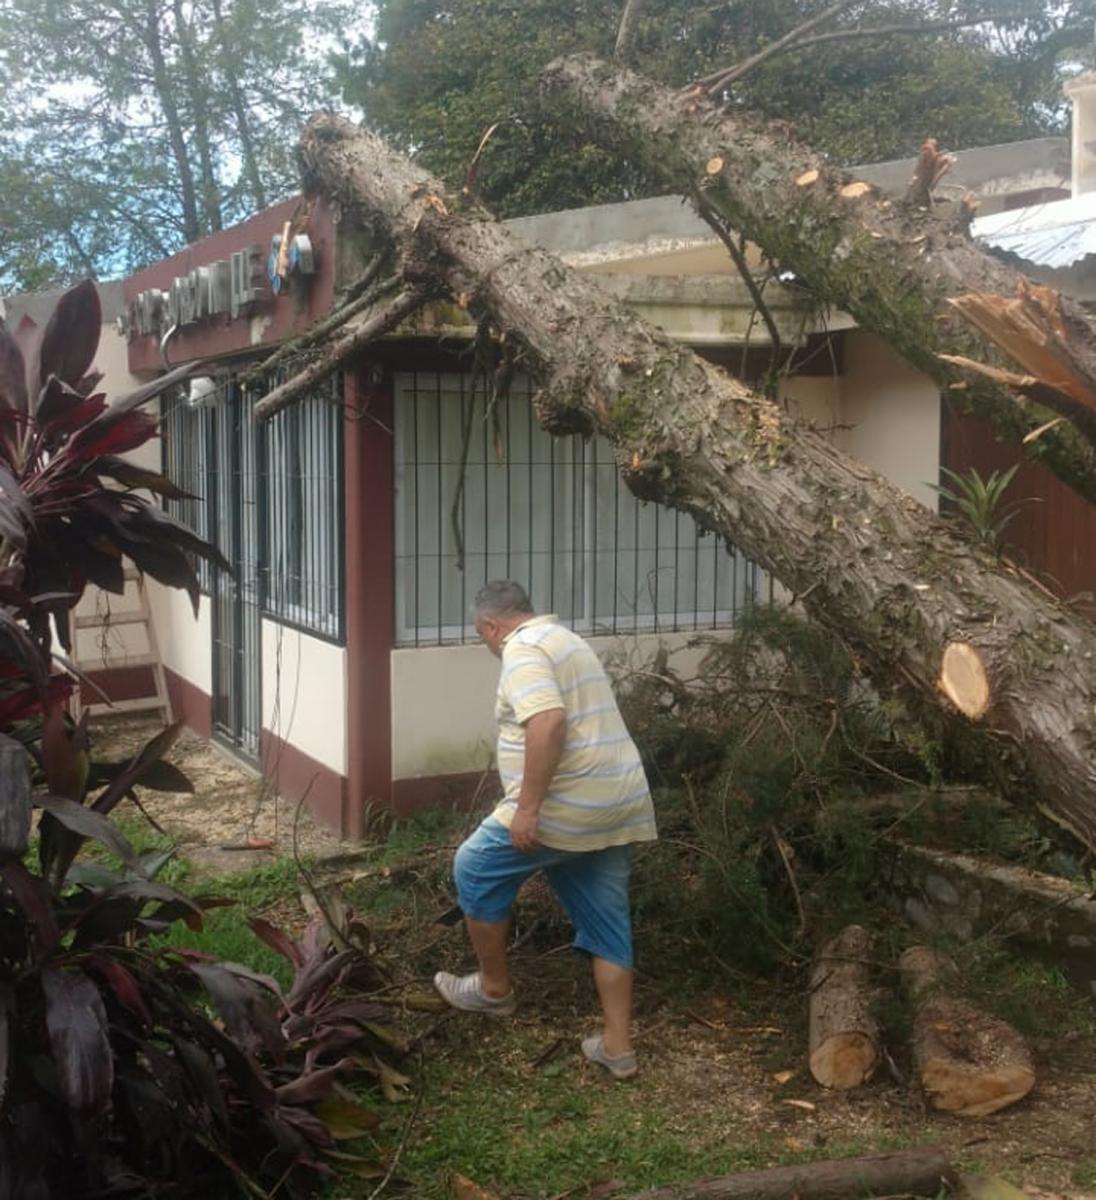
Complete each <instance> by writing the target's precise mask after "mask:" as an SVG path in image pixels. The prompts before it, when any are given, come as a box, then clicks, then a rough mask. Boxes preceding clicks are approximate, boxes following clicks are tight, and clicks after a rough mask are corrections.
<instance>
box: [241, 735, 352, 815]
mask: <svg viewBox="0 0 1096 1200" xmlns="http://www.w3.org/2000/svg"><path fill="white" fill-rule="evenodd" d="M259 763H260V769H261V771H262V774H263V777H264V778H265V779H269V780H271V781H272V782H273V783H274V784H275V785H276V787H277V790H278V795H280V796H282V797H283V798H284V799H286V800H289V801H290V802H291V803H296V802H299V801H300V800H301V798H302V797H303V798H304V803H305V807H306V808H307V809H308V811H309V812H310V813H311V814H312V815H313V816H314V817H315V818H316V820H317V821H320V822H322V823H323V824H324V825H326V826H327V827H328V829H333V830H334V831H335V832H336V833H337V834H338V835H339V836H340V837H346V835H347V830H348V829H349V813H348V811H347V786H346V785H347V781H346V776H345V775H340V774H339V773H338V772H337V771H332V770H331V768H330V767H325V766H324V765H323V763H319V762H317V761H316V760H315V759H314V758H310V757H309V756H308V755H307V754H305V753H304V751H303V750H298V749H297V747H296V746H294V745H292V744H291V743H290V742H286V741H283V740H282V739H281V738H280V737H276V736H275V735H274V734H273V733H271V731H270V730H269V729H264V730H263V731H262V733H261V734H260V735H259Z"/></svg>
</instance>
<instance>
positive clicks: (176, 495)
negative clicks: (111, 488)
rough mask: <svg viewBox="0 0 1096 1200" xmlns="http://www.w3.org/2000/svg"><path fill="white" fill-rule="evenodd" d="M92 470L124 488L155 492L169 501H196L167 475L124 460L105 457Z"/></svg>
mask: <svg viewBox="0 0 1096 1200" xmlns="http://www.w3.org/2000/svg"><path fill="white" fill-rule="evenodd" d="M91 469H92V470H93V471H94V472H95V473H96V474H97V475H105V476H106V477H107V478H108V479H113V480H115V481H116V482H117V483H120V484H122V485H123V486H124V487H127V488H145V489H146V490H147V491H150V492H155V493H156V495H158V496H163V497H164V498H165V499H167V500H193V499H195V497H194V495H193V494H192V493H191V492H184V491H183V489H182V488H180V487H177V486H176V485H175V484H174V483H172V481H171V480H170V479H168V477H167V476H166V475H161V474H160V472H159V471H149V470H146V469H145V468H144V467H138V466H137V465H136V464H134V463H131V462H127V461H126V460H125V459H124V458H115V457H113V456H112V455H105V456H104V457H103V458H100V459H97V460H96V461H95V463H94V464H93V465H92V468H91Z"/></svg>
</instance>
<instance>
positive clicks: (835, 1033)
mask: <svg viewBox="0 0 1096 1200" xmlns="http://www.w3.org/2000/svg"><path fill="white" fill-rule="evenodd" d="M870 950H871V935H870V934H869V933H868V931H867V930H866V929H864V928H863V926H861V925H849V926H847V927H846V928H845V929H843V930H842V931H841V932H840V933H839V934H838V935H837V937H835V938H833V939H832V940H831V941H829V942H827V943H826V945H825V946H824V947H823V948H822V951H821V953H820V954H819V955H818V962H817V963H816V965H815V968H814V971H813V972H812V973H811V1000H810V1065H811V1074H812V1075H813V1076H814V1078H815V1080H816V1081H817V1082H818V1083H820V1084H821V1085H822V1086H823V1087H828V1088H842V1089H844V1088H854V1087H859V1086H860V1084H862V1083H867V1081H868V1080H869V1079H871V1077H872V1074H873V1073H874V1071H875V1068H876V1064H877V1063H878V1062H879V1028H878V1026H877V1024H876V1021H875V1018H874V1017H873V1016H872V1012H871V990H870V984H869V977H868V966H867V957H868V954H869V952H870Z"/></svg>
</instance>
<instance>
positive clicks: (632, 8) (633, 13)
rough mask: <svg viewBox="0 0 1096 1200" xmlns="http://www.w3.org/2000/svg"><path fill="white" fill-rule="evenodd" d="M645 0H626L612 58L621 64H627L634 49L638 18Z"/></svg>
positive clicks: (637, 31) (641, 13)
mask: <svg viewBox="0 0 1096 1200" xmlns="http://www.w3.org/2000/svg"><path fill="white" fill-rule="evenodd" d="M645 3H646V0H626V2H625V5H624V12H623V14H622V15H621V18H620V28H619V29H618V30H617V38H616V46H615V47H614V48H613V57H614V58H618V59H620V61H621V62H628V61H630V59H631V57H632V51H633V50H634V49H635V43H636V36H637V34H638V33H639V18H640V17H641V16H642V15H643V6H644V4H645Z"/></svg>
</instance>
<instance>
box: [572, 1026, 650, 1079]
mask: <svg viewBox="0 0 1096 1200" xmlns="http://www.w3.org/2000/svg"><path fill="white" fill-rule="evenodd" d="M582 1053H583V1056H584V1057H585V1058H586V1059H587V1060H588V1061H589V1062H592V1063H597V1065H598V1066H599V1067H604V1068H605V1069H606V1071H608V1072H609V1074H610V1075H612V1077H613V1078H614V1079H631V1078H632V1076H633V1075H637V1074H638V1073H639V1063H637V1062H636V1056H635V1055H634V1054H607V1053H606V1052H605V1043H604V1041H602V1037H601V1034H600V1033H595V1034H594V1035H593V1037H588V1038H583V1039H582Z"/></svg>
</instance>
